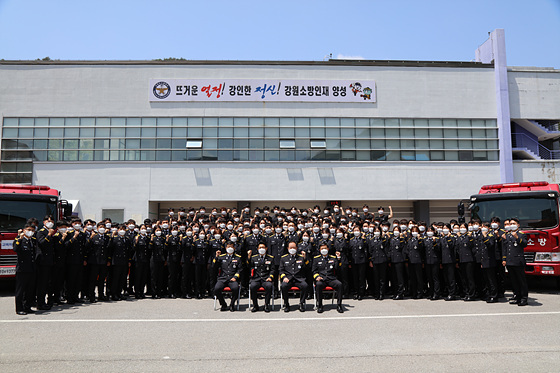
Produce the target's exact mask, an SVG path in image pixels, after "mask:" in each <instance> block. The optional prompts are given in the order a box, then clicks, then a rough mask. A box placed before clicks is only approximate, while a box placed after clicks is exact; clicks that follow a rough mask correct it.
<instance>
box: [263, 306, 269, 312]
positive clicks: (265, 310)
mask: <svg viewBox="0 0 560 373" xmlns="http://www.w3.org/2000/svg"><path fill="white" fill-rule="evenodd" d="M264 312H266V313H269V312H270V306H269V305H268V304H265V305H264Z"/></svg>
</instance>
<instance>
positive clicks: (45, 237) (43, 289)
mask: <svg viewBox="0 0 560 373" xmlns="http://www.w3.org/2000/svg"><path fill="white" fill-rule="evenodd" d="M53 228H54V220H53V217H52V215H47V216H45V218H44V219H43V227H42V228H41V229H39V231H38V232H37V248H38V250H37V309H39V310H49V309H51V304H52V302H53V299H51V298H50V297H49V301H48V304H47V303H46V302H45V298H46V296H47V293H48V289H49V287H50V286H51V284H50V282H51V277H52V268H53V265H54V237H53V236H54V234H55V230H54V229H53Z"/></svg>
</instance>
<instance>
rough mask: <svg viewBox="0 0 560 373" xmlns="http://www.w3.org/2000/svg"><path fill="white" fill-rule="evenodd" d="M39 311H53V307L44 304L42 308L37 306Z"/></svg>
mask: <svg viewBox="0 0 560 373" xmlns="http://www.w3.org/2000/svg"><path fill="white" fill-rule="evenodd" d="M37 309H38V310H39V311H49V310H50V309H51V307H49V306H47V305H46V304H42V305H40V306H37Z"/></svg>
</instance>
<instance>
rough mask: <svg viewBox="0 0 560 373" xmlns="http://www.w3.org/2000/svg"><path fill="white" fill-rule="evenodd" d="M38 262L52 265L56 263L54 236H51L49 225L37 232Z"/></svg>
mask: <svg viewBox="0 0 560 373" xmlns="http://www.w3.org/2000/svg"><path fill="white" fill-rule="evenodd" d="M36 236H37V248H38V250H37V264H39V265H45V266H52V265H53V264H54V241H55V239H54V237H53V236H49V230H48V228H47V227H43V228H41V229H39V231H38V232H37V235H36Z"/></svg>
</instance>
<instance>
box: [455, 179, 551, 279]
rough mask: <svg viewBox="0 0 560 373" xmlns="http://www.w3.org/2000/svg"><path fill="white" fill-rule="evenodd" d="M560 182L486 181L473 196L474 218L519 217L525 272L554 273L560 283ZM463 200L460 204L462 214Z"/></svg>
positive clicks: (488, 219) (536, 274) (472, 209)
mask: <svg viewBox="0 0 560 373" xmlns="http://www.w3.org/2000/svg"><path fill="white" fill-rule="evenodd" d="M559 196H560V189H559V187H558V184H549V183H547V182H546V181H539V182H524V183H509V184H495V185H484V186H483V187H482V188H480V191H479V193H478V194H476V195H473V196H471V198H470V200H469V203H470V206H469V209H470V212H471V217H472V218H478V219H480V220H481V221H483V222H485V221H488V222H489V221H490V219H491V218H492V217H494V216H497V217H499V218H500V219H501V221H502V222H503V221H504V220H505V219H508V218H517V219H519V222H520V229H521V231H522V232H523V233H525V234H527V240H528V244H527V247H526V248H525V261H526V263H527V266H526V267H525V273H526V274H527V275H534V276H555V277H556V281H557V284H558V285H559V286H560V251H559V248H558V244H559V237H560V227H559V226H558V223H559V217H558V198H559ZM463 212H464V204H463V203H460V204H459V215H460V216H462V215H463V214H462V213H463Z"/></svg>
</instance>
